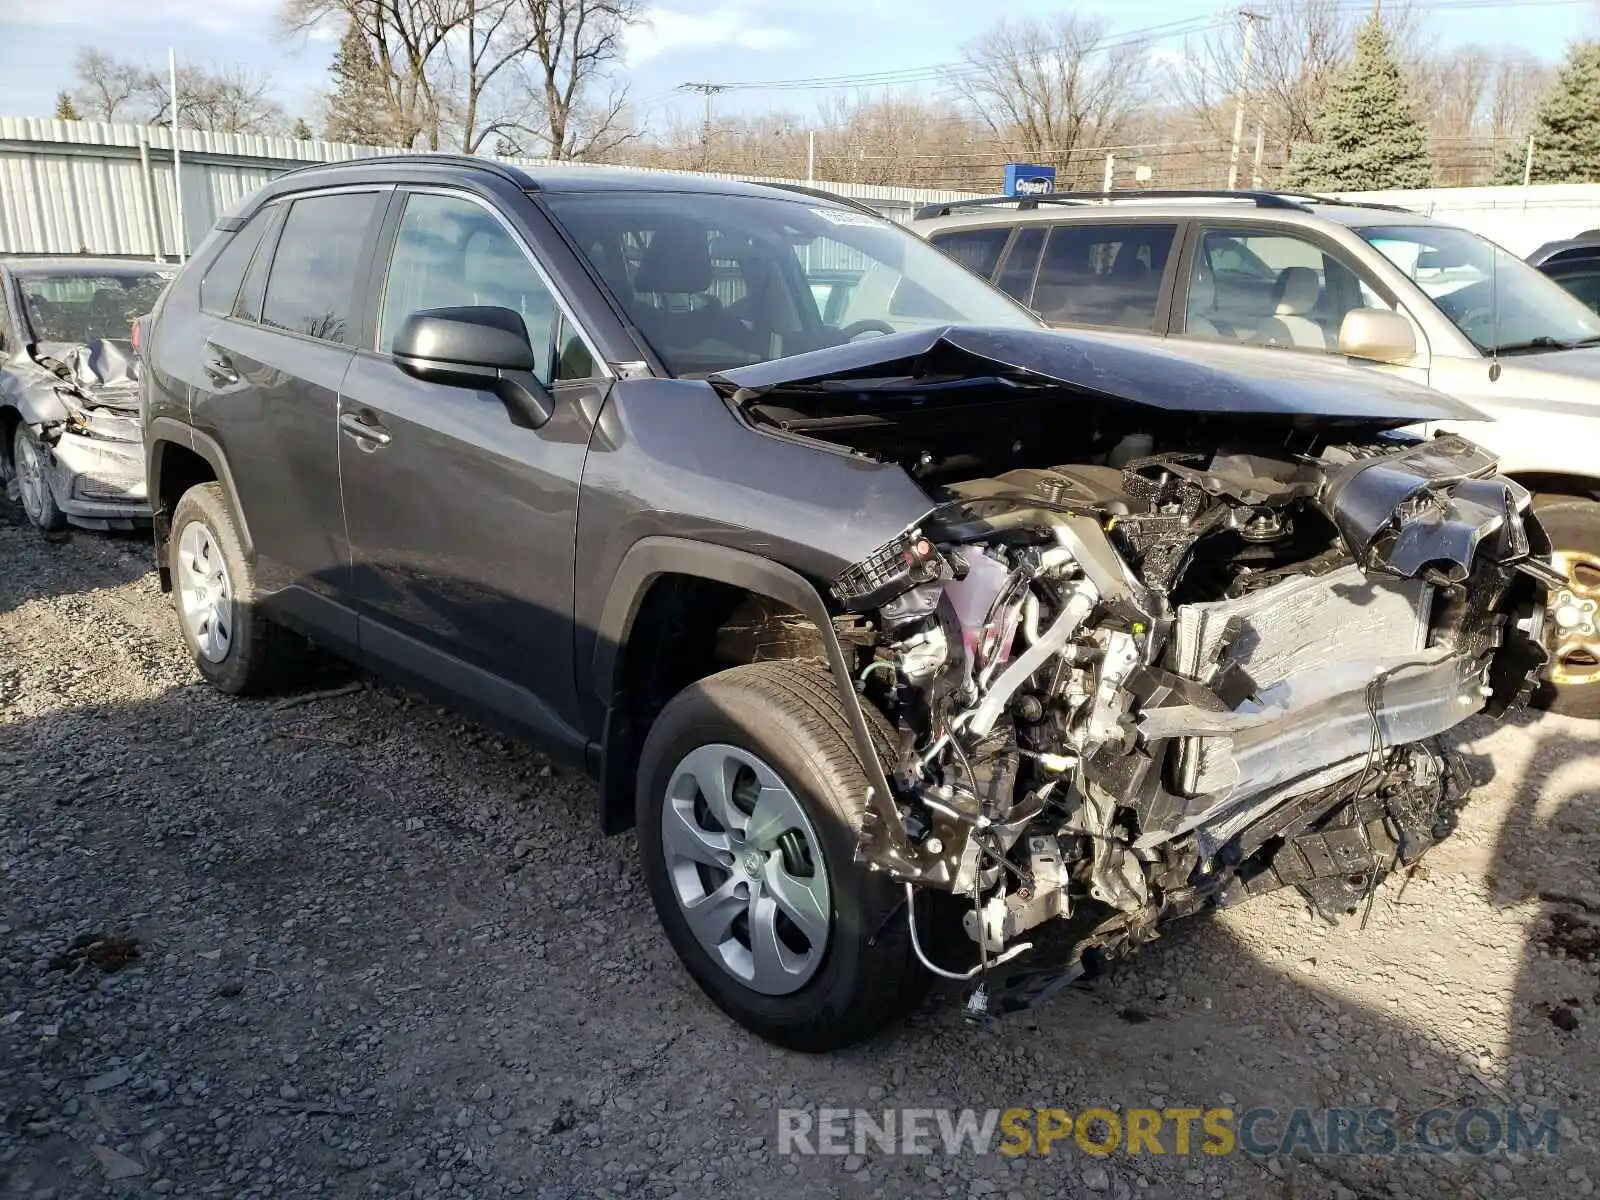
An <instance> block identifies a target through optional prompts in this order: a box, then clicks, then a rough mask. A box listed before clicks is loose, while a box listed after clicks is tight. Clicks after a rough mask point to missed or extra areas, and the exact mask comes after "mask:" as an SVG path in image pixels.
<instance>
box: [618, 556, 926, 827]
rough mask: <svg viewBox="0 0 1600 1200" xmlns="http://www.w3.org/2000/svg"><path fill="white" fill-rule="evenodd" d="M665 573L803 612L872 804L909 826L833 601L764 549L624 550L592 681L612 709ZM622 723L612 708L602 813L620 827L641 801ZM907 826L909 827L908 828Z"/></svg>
mask: <svg viewBox="0 0 1600 1200" xmlns="http://www.w3.org/2000/svg"><path fill="white" fill-rule="evenodd" d="M663 575H689V576H694V577H697V578H701V579H710V580H715V581H716V582H719V583H726V584H729V585H731V586H733V587H737V588H740V589H743V590H744V591H747V592H754V593H756V594H758V595H762V596H767V597H769V598H771V599H773V600H776V601H778V602H779V603H781V604H784V605H787V606H788V607H790V608H792V609H794V610H795V611H796V612H798V613H801V614H803V615H804V616H805V617H806V619H807V620H809V621H810V622H811V623H812V624H813V625H814V626H816V629H817V632H818V634H819V635H820V637H821V640H822V644H823V648H824V650H825V652H826V654H827V658H828V666H829V668H830V670H831V671H832V673H833V680H834V685H835V687H836V688H837V690H838V694H839V706H840V708H841V709H842V710H843V711H844V714H845V719H846V720H847V721H848V722H849V725H850V733H851V736H852V738H853V739H854V741H855V744H856V753H857V755H858V756H859V757H860V759H861V765H862V767H863V768H864V770H865V772H866V776H867V783H868V784H869V786H870V787H871V789H872V795H871V796H870V797H869V798H868V800H867V804H868V808H869V809H871V810H872V811H873V812H874V813H876V814H877V816H878V818H879V819H880V820H882V821H886V822H888V823H889V825H890V827H891V828H892V829H896V830H900V829H901V825H902V822H901V818H900V811H899V809H898V808H897V807H896V806H895V805H894V803H893V801H892V798H891V793H890V791H889V781H888V779H887V778H886V777H885V776H884V773H883V764H882V762H880V761H879V759H878V754H877V751H876V749H875V748H874V747H873V742H872V734H871V731H870V730H869V729H868V726H867V719H866V715H865V713H863V712H862V709H861V700H860V698H859V697H858V696H857V694H856V690H855V679H854V675H853V672H852V671H851V668H850V663H849V661H848V660H847V659H846V658H845V653H844V648H843V647H842V646H841V645H840V644H839V638H838V636H837V634H836V633H835V631H834V626H833V618H832V615H831V614H830V613H829V612H828V608H827V605H826V604H824V603H823V600H822V597H821V596H820V595H819V594H818V593H817V590H816V588H815V587H813V586H812V585H811V583H810V582H809V581H807V580H806V579H805V577H804V576H802V575H800V574H799V573H797V572H795V571H793V570H791V569H790V568H788V567H786V566H783V565H782V564H781V563H776V562H773V561H772V560H770V559H765V558H762V557H760V556H759V555H755V554H750V553H748V552H746V551H743V550H735V549H732V548H730V547H727V546H718V545H713V544H711V543H708V542H697V541H693V540H692V539H689V538H678V537H647V538H643V539H641V540H640V541H638V542H635V543H634V544H633V546H632V547H631V548H630V549H629V550H628V552H627V553H626V554H625V555H624V556H623V559H622V563H621V565H620V567H619V568H618V570H617V573H616V575H615V577H614V578H613V580H612V584H611V589H610V591H609V592H608V593H607V595H606V601H605V604H604V606H603V607H602V609H601V615H600V621H599V624H598V627H597V629H596V634H597V636H596V641H595V650H594V658H593V662H592V664H591V675H590V679H591V683H592V686H593V688H594V691H595V693H596V694H597V695H598V696H599V697H600V699H601V700H602V701H603V703H604V704H605V707H606V711H607V713H608V714H611V713H613V712H615V711H616V706H615V701H616V697H617V690H618V679H617V672H618V658H619V651H620V649H621V647H623V646H625V645H626V644H627V641H628V636H629V634H630V633H631V631H632V629H633V622H634V618H635V617H636V616H637V615H638V613H639V608H640V605H641V603H642V601H643V599H644V597H645V595H646V594H647V593H648V592H649V590H650V585H651V584H652V583H654V582H655V581H656V580H657V579H659V578H661V577H662V576H663ZM615 735H616V728H615V722H614V721H613V720H612V719H611V717H610V716H609V715H608V717H607V720H606V733H605V736H604V740H603V742H602V746H601V769H600V793H601V805H602V814H603V816H604V818H605V823H606V825H607V827H608V828H611V827H614V825H615V820H614V816H615V814H618V813H622V812H626V811H628V809H629V806H631V804H632V801H633V794H632V793H633V783H634V781H633V777H632V776H633V773H632V771H624V770H622V769H621V768H622V767H623V764H624V762H626V761H627V760H628V759H629V758H630V757H631V754H630V752H631V750H632V748H631V747H625V746H622V745H618V744H615V743H616V741H617V738H616V736H615ZM902 832H903V830H902Z"/></svg>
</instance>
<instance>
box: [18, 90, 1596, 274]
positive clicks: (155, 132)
mask: <svg viewBox="0 0 1600 1200" xmlns="http://www.w3.org/2000/svg"><path fill="white" fill-rule="evenodd" d="M178 149H179V158H180V160H181V170H182V183H183V212H184V232H185V235H186V236H185V238H184V240H185V242H186V249H191V250H192V249H193V248H194V247H195V246H196V245H198V244H199V242H200V240H201V239H202V238H203V237H204V236H205V233H206V231H207V230H208V229H210V228H211V226H212V225H213V224H215V222H216V220H217V218H218V217H220V216H222V215H223V214H224V213H226V212H228V211H229V210H230V209H232V208H234V207H235V206H237V205H238V204H239V203H240V202H241V201H243V200H244V198H245V197H246V196H248V195H249V194H250V193H251V192H253V191H255V190H256V189H257V188H259V187H261V186H262V185H263V184H265V183H266V182H267V181H268V180H270V179H272V178H273V177H274V176H275V175H278V174H279V173H281V172H283V171H286V170H289V169H292V168H294V167H298V166H304V165H306V164H308V163H313V162H339V161H347V160H350V159H356V158H363V157H367V156H370V155H374V154H383V153H392V152H393V151H389V150H385V149H383V148H379V147H372V146H352V145H347V144H343V143H337V142H320V141H296V140H294V139H292V138H280V137H258V136H254V135H248V134H226V133H206V132H202V131H198V130H189V129H185V130H181V131H180V134H179V144H178ZM172 159H173V155H172V135H171V131H170V130H169V129H167V128H165V127H152V126H141V125H107V124H103V123H100V122H95V121H49V120H34V119H24V118H15V117H0V253H43V254H81V253H88V254H118V255H129V256H133V257H140V258H156V257H176V255H177V251H178V235H177V228H178V221H177V212H176V205H175V203H174V199H175V193H174V190H173V186H172V179H173V169H172ZM503 161H506V162H510V163H516V164H519V165H526V166H529V167H533V168H538V167H539V166H542V165H548V164H549V162H550V160H548V159H533V158H508V159H505V160H503ZM564 165H571V164H564ZM587 169H589V170H594V171H629V170H639V169H641V168H635V167H624V166H591V167H588V168H587ZM682 173H683V174H695V172H682ZM714 177H715V178H722V179H734V178H744V179H755V180H759V181H761V182H771V183H800V182H804V181H802V180H796V179H776V178H770V177H766V176H753V175H742V176H735V175H715V176H714ZM1118 182H1119V183H1121V180H1120V179H1119V181H1118ZM1164 182H1166V181H1164ZM996 183H997V184H998V180H997V181H996ZM814 186H816V187H820V188H825V189H827V190H828V191H831V192H835V193H837V194H839V195H842V196H848V197H851V198H853V199H857V200H860V201H862V202H863V203H865V204H868V205H870V206H871V207H873V208H875V209H877V210H878V211H879V212H881V213H883V214H884V215H885V216H888V217H891V218H893V219H895V220H905V219H907V218H908V217H909V216H910V214H911V212H912V211H913V210H914V209H915V208H916V207H917V206H918V205H921V204H933V203H939V202H943V201H949V200H959V199H963V198H965V197H967V196H970V195H972V194H973V193H970V192H960V191H951V190H944V189H932V188H912V187H896V186H891V185H880V184H865V183H835V182H828V181H824V180H818V181H815V183H814ZM1353 195H1354V196H1359V197H1360V198H1365V199H1371V200H1378V201H1382V202H1384V203H1389V204H1398V205H1401V206H1403V207H1405V208H1409V209H1413V210H1415V211H1418V212H1423V213H1428V214H1431V215H1433V216H1436V217H1438V218H1440V219H1442V220H1446V221H1449V222H1451V223H1453V224H1458V225H1462V226H1465V227H1466V228H1468V229H1472V230H1474V231H1476V232H1478V233H1482V234H1484V235H1485V236H1487V237H1490V238H1493V239H1495V240H1496V241H1498V242H1500V243H1501V244H1502V245H1504V246H1505V247H1506V248H1507V249H1509V250H1511V251H1513V252H1515V253H1518V254H1526V253H1527V252H1529V251H1531V250H1532V249H1534V247H1536V246H1537V245H1539V244H1540V243H1542V242H1544V241H1546V240H1549V239H1551V238H1558V237H1570V236H1571V235H1573V234H1575V233H1577V232H1579V231H1580V230H1584V229H1592V228H1596V227H1600V184H1573V185H1536V186H1534V187H1526V188H1524V187H1463V188H1435V189H1428V190H1423V191H1411V192H1374V193H1355V194H1353Z"/></svg>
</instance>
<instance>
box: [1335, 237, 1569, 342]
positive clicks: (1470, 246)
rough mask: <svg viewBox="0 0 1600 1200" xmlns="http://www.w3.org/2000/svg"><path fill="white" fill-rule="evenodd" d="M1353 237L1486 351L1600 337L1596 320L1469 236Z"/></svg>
mask: <svg viewBox="0 0 1600 1200" xmlns="http://www.w3.org/2000/svg"><path fill="white" fill-rule="evenodd" d="M1357 232H1359V233H1360V234H1361V236H1362V237H1364V238H1366V239H1367V241H1368V242H1370V243H1372V246H1373V248H1374V249H1376V250H1377V251H1378V253H1380V254H1382V255H1383V256H1384V257H1385V258H1387V259H1388V260H1389V261H1390V262H1392V263H1394V265H1395V266H1397V267H1399V268H1400V269H1401V270H1402V271H1404V272H1405V273H1406V274H1407V275H1409V276H1410V277H1411V278H1412V280H1413V281H1414V282H1415V283H1416V285H1417V286H1418V287H1419V288H1421V289H1422V290H1423V291H1424V292H1426V293H1427V295H1428V297H1429V298H1430V299H1431V300H1432V301H1433V302H1434V304H1435V305H1436V306H1437V307H1438V309H1439V311H1440V312H1442V313H1444V315H1445V316H1447V317H1449V318H1450V321H1451V323H1452V324H1454V325H1455V327H1456V328H1457V329H1459V330H1461V332H1462V333H1464V334H1466V335H1467V337H1469V338H1470V339H1472V343H1473V345H1475V346H1477V347H1478V349H1479V350H1482V351H1483V352H1484V353H1486V354H1489V353H1495V352H1507V351H1511V350H1532V351H1537V350H1559V349H1563V348H1565V347H1568V346H1573V345H1578V344H1581V343H1584V342H1587V341H1590V340H1592V339H1595V338H1600V316H1596V315H1595V314H1594V313H1592V312H1590V311H1589V310H1588V309H1587V308H1585V307H1584V306H1583V305H1582V304H1581V303H1579V302H1578V301H1577V300H1575V299H1574V298H1573V297H1572V296H1571V295H1569V294H1568V293H1567V292H1565V291H1563V290H1562V288H1561V287H1560V286H1559V285H1557V284H1555V283H1553V282H1551V281H1550V280H1549V279H1547V278H1545V276H1543V275H1541V274H1540V273H1539V272H1538V271H1536V270H1534V269H1533V268H1532V267H1530V266H1529V265H1528V264H1527V263H1525V262H1523V261H1522V260H1521V259H1520V258H1517V257H1516V256H1515V255H1513V254H1510V253H1507V252H1506V251H1505V250H1502V249H1500V247H1498V246H1496V245H1494V243H1492V242H1489V241H1486V240H1485V239H1483V238H1481V237H1479V236H1478V235H1477V234H1475V233H1468V232H1467V231H1466V230H1465V229H1452V228H1449V227H1438V226H1404V227H1397V226H1393V225H1383V226H1378V227H1375V228H1370V229H1361V230H1358V231H1357Z"/></svg>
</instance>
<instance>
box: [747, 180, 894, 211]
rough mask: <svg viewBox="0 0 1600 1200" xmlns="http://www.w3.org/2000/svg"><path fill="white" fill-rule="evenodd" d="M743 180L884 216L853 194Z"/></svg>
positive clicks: (797, 185)
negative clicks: (843, 194) (846, 194)
mask: <svg viewBox="0 0 1600 1200" xmlns="http://www.w3.org/2000/svg"><path fill="white" fill-rule="evenodd" d="M741 182H743V183H748V184H749V185H750V186H751V187H769V188H777V189H778V190H779V191H784V192H798V193H799V194H800V195H802V196H811V197H814V198H815V199H817V200H832V201H833V202H834V203H836V204H842V205H844V206H845V207H846V208H853V209H855V210H856V211H857V212H864V213H871V214H872V215H873V216H875V217H881V216H883V214H882V213H880V212H879V211H878V210H877V209H875V208H873V207H872V206H871V205H870V204H865V203H863V202H862V201H860V200H857V199H856V198H855V197H853V196H841V195H839V193H838V192H830V191H828V190H827V189H826V188H819V187H810V186H808V185H806V184H803V183H770V182H768V181H767V180H765V179H745V180H741Z"/></svg>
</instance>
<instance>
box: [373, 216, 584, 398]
mask: <svg viewBox="0 0 1600 1200" xmlns="http://www.w3.org/2000/svg"><path fill="white" fill-rule="evenodd" d="M472 306H489V307H495V308H509V309H510V310H511V311H512V312H515V313H516V314H517V315H518V316H520V317H521V318H522V323H523V325H524V326H526V327H527V330H528V340H529V341H530V342H531V343H532V345H533V351H534V359H535V367H534V371H535V374H537V375H538V377H539V378H540V379H541V380H542V381H543V382H545V383H549V382H550V381H551V374H552V373H551V350H552V347H553V346H554V344H555V336H556V316H557V313H556V307H555V302H554V300H553V298H552V297H551V295H550V289H549V288H547V287H546V286H545V284H544V281H543V280H542V279H541V278H540V277H539V273H538V272H537V271H536V270H534V267H533V264H532V263H531V262H529V261H528V256H527V254H525V253H524V252H523V249H522V247H521V245H519V244H518V242H517V241H516V239H515V238H513V237H512V236H511V234H510V233H508V232H507V231H506V228H505V226H503V225H502V224H500V222H499V220H498V219H496V217H495V216H494V214H493V213H491V212H489V211H488V210H487V209H485V208H484V207H482V206H481V205H479V204H475V203H473V202H472V201H470V200H464V199H461V198H459V197H456V196H435V195H430V194H424V193H417V194H415V195H412V196H410V197H409V198H408V199H407V200H406V209H405V215H404V216H403V217H401V219H400V228H399V231H398V232H397V233H396V235H395V244H394V252H393V254H392V255H391V256H390V260H389V276H388V281H387V283H386V285H385V287H384V293H383V310H382V317H381V318H380V321H379V325H378V345H379V346H380V347H381V348H382V349H383V350H385V351H388V350H389V349H390V348H391V347H392V346H393V344H394V335H395V332H396V331H397V330H398V329H399V328H400V326H401V324H402V323H403V322H404V321H405V319H406V317H408V316H410V315H411V314H412V313H414V312H420V311H422V310H424V309H431V308H457V307H472ZM579 344H580V345H581V344H582V343H581V341H580V342H579ZM566 350H567V347H565V346H563V355H562V357H563V361H564V363H565V359H566ZM586 373H587V374H593V369H592V364H591V369H590V370H589V371H588V372H586Z"/></svg>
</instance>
